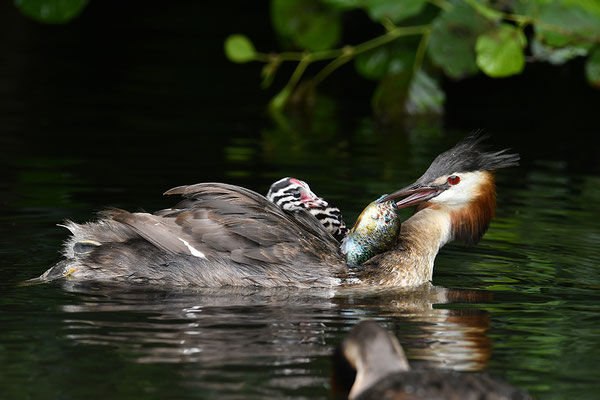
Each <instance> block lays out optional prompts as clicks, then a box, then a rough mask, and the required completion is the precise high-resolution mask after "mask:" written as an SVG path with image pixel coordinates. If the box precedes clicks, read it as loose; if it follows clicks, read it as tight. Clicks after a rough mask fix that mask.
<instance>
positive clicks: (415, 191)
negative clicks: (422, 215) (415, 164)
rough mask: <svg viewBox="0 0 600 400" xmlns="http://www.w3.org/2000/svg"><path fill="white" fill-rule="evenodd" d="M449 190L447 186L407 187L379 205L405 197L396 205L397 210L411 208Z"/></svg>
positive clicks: (387, 197)
mask: <svg viewBox="0 0 600 400" xmlns="http://www.w3.org/2000/svg"><path fill="white" fill-rule="evenodd" d="M446 189H447V186H446V185H439V186H431V185H420V184H416V183H414V184H412V185H409V186H406V187H404V188H402V189H400V190H397V191H395V192H394V193H392V194H388V195H387V196H384V197H383V198H381V199H379V201H378V203H381V202H384V201H390V200H394V199H397V198H399V197H405V196H406V197H405V198H404V199H402V200H400V201H398V202H397V203H396V207H397V208H404V207H409V206H412V205H415V204H419V203H423V202H426V201H427V200H429V199H432V198H434V197H435V196H437V195H438V194H440V193H442V192H443V191H444V190H446Z"/></svg>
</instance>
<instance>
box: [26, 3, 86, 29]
mask: <svg viewBox="0 0 600 400" xmlns="http://www.w3.org/2000/svg"><path fill="white" fill-rule="evenodd" d="M14 1H15V6H17V8H18V9H19V10H20V11H21V12H22V13H23V14H25V15H26V16H28V17H29V18H32V19H34V20H36V21H39V22H44V23H47V24H63V23H65V22H68V21H70V20H71V19H73V18H75V17H77V16H78V15H79V14H81V12H82V11H83V9H84V8H85V6H86V5H87V3H88V0H14Z"/></svg>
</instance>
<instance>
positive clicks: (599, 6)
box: [562, 0, 600, 17]
mask: <svg viewBox="0 0 600 400" xmlns="http://www.w3.org/2000/svg"><path fill="white" fill-rule="evenodd" d="M562 5H563V6H565V7H571V6H579V7H581V8H583V9H584V10H585V11H587V12H590V13H592V14H595V15H596V16H598V17H600V1H598V0H562Z"/></svg>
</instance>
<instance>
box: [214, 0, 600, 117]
mask: <svg viewBox="0 0 600 400" xmlns="http://www.w3.org/2000/svg"><path fill="white" fill-rule="evenodd" d="M503 4H504V3H503ZM509 4H511V6H512V7H511V8H510V9H509V10H506V11H504V10H503V11H500V10H497V9H494V8H492V7H490V6H488V5H486V3H484V2H480V1H479V0H455V1H450V0H403V1H397V0H379V1H376V2H374V1H362V2H361V1H356V0H272V7H271V13H272V19H273V24H274V27H275V29H276V32H277V34H278V35H279V36H280V37H281V38H282V39H283V40H284V41H287V42H288V43H290V44H293V45H294V46H295V47H299V48H301V49H303V50H302V51H292V52H289V51H288V52H281V53H269V54H266V53H261V52H257V51H256V50H255V48H254V45H253V44H252V43H251V42H250V40H249V39H248V38H246V37H245V36H243V35H232V36H230V37H228V38H227V40H226V42H225V52H226V54H227V56H228V57H229V59H230V60H232V61H234V62H249V61H259V62H263V63H265V67H264V68H263V78H264V79H263V87H268V86H269V85H270V84H271V82H272V81H273V78H274V76H275V74H276V73H277V71H278V69H279V67H280V66H281V65H282V64H283V63H285V62H296V63H297V65H296V68H295V70H294V71H293V73H292V75H291V76H290V78H289V80H288V81H287V83H286V84H285V86H284V87H283V89H281V90H280V91H279V93H278V94H277V95H275V97H274V98H273V99H272V101H271V107H272V108H274V109H280V108H282V107H283V106H285V104H286V102H287V101H288V99H289V97H290V95H291V94H292V93H293V92H294V90H296V89H297V86H298V84H299V82H300V81H301V80H302V78H303V76H304V74H305V72H306V71H307V69H308V67H309V66H310V65H311V64H313V63H318V62H322V61H328V63H326V64H325V65H324V66H323V67H322V68H321V69H320V70H319V71H318V72H317V73H316V74H315V75H314V77H313V78H312V79H310V80H309V81H308V82H307V86H308V87H309V88H311V89H313V88H315V87H316V86H317V85H318V84H320V83H321V82H322V81H323V80H324V79H325V78H326V77H328V76H329V75H331V74H332V73H333V72H335V71H336V70H337V69H338V68H340V67H341V66H343V65H345V64H347V63H348V62H350V61H352V60H354V62H355V67H356V69H357V71H358V73H359V74H361V75H363V76H365V77H367V78H369V79H375V80H378V81H379V82H380V83H379V85H380V87H379V89H378V90H377V91H376V94H375V95H376V96H377V95H380V94H381V92H385V91H386V90H387V89H386V88H385V87H384V86H394V87H395V89H394V91H396V92H397V93H396V95H398V94H399V95H398V96H395V95H394V94H390V95H389V96H387V97H389V98H393V97H394V96H395V97H396V98H397V99H401V101H403V102H405V103H406V104H409V103H411V102H412V103H415V102H417V103H418V102H419V101H422V100H423V99H422V98H421V99H419V98H411V95H412V94H414V93H423V90H425V91H426V92H428V93H426V94H427V96H425V97H427V98H429V99H432V98H434V99H438V100H439V99H440V98H441V101H443V94H442V95H441V96H440V95H438V96H432V93H434V94H435V93H438V94H439V93H440V92H441V89H440V88H439V84H438V83H437V80H436V78H434V77H432V76H430V75H431V74H434V75H436V74H437V76H438V79H439V72H440V71H441V72H443V73H444V74H445V75H447V76H449V77H451V78H462V77H466V76H469V75H473V74H476V73H478V72H479V71H482V72H484V73H485V74H486V75H488V76H490V77H494V78H499V77H505V76H510V75H515V74H519V73H521V72H522V70H523V68H524V66H525V63H526V61H527V60H536V61H548V62H552V63H555V64H556V63H563V62H566V61H568V60H569V59H571V58H573V57H577V56H581V55H588V54H591V55H592V56H590V57H589V58H588V65H586V75H587V78H588V81H589V82H590V83H591V84H592V85H594V86H600V76H599V75H598V72H597V71H598V70H599V69H600V66H598V65H597V62H598V61H597V60H598V59H599V58H600V56H599V55H598V53H600V50H599V49H598V43H600V34H598V32H600V7H594V4H593V2H576V1H569V0H565V1H559V0H550V1H546V2H539V1H537V0H531V1H519V2H513V3H509ZM352 9H362V10H363V11H365V12H366V13H367V15H369V17H370V18H371V19H372V20H373V21H374V22H376V23H378V24H379V25H381V26H382V27H383V28H384V29H385V33H383V34H381V35H380V36H377V37H375V38H373V39H370V40H367V41H365V42H362V43H360V44H357V45H353V46H352V45H346V46H342V47H339V48H334V45H335V43H337V42H339V40H340V39H341V19H340V15H341V14H343V13H344V12H346V11H348V10H352ZM408 19H410V20H413V21H419V22H425V23H420V24H415V25H402V24H405V22H406V20H408ZM528 26H531V27H533V31H534V35H533V38H529V40H528V38H527V37H526V36H525V34H524V29H525V28H526V27H528ZM410 37H419V40H418V41H414V40H409V39H410ZM528 44H529V45H531V46H530V48H531V50H530V51H531V52H532V53H534V54H533V57H527V58H526V57H525V53H526V51H527V50H528ZM409 66H410V67H409ZM407 75H408V76H409V79H406V76H407ZM423 84H424V85H425V87H423ZM426 103H427V101H426ZM413 105H414V104H413ZM407 109H412V110H416V111H417V113H420V112H429V111H431V110H432V109H441V107H440V104H439V102H438V103H435V101H434V102H433V103H431V101H429V104H421V106H418V107H407Z"/></svg>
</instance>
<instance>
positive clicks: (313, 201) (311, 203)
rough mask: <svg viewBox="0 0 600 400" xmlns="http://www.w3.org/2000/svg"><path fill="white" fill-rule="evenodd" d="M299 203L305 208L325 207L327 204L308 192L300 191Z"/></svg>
mask: <svg viewBox="0 0 600 400" xmlns="http://www.w3.org/2000/svg"><path fill="white" fill-rule="evenodd" d="M300 201H301V202H302V203H304V204H305V205H306V206H307V207H309V208H312V207H327V206H328V205H329V204H328V203H327V202H326V201H325V200H323V199H322V198H320V197H318V196H317V195H316V194H314V193H313V192H311V191H310V190H306V189H301V190H300Z"/></svg>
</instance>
